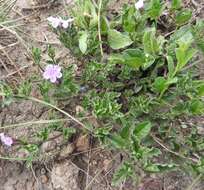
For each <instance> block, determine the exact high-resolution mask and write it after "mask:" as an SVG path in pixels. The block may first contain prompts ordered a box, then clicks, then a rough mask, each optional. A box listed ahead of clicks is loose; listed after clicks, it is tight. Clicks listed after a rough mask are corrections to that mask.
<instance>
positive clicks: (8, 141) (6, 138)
mask: <svg viewBox="0 0 204 190" xmlns="http://www.w3.org/2000/svg"><path fill="white" fill-rule="evenodd" d="M0 139H1V142H2V143H3V144H5V145H7V146H11V145H12V144H13V139H12V138H11V137H9V136H6V135H4V133H0Z"/></svg>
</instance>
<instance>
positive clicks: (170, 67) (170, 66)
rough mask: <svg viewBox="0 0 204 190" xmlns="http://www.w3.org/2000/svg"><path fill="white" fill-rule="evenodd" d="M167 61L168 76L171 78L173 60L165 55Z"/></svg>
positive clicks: (173, 69)
mask: <svg viewBox="0 0 204 190" xmlns="http://www.w3.org/2000/svg"><path fill="white" fill-rule="evenodd" d="M167 62H168V77H169V78H171V77H172V76H173V73H174V71H175V66H174V60H173V58H172V57H171V56H167Z"/></svg>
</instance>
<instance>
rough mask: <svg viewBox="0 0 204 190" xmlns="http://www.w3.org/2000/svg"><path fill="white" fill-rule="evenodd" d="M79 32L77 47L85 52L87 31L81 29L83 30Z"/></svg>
mask: <svg viewBox="0 0 204 190" xmlns="http://www.w3.org/2000/svg"><path fill="white" fill-rule="evenodd" d="M80 33H81V35H80V37H79V49H80V50H81V52H82V53H83V54H85V53H86V50H87V40H88V32H87V31H83V32H80Z"/></svg>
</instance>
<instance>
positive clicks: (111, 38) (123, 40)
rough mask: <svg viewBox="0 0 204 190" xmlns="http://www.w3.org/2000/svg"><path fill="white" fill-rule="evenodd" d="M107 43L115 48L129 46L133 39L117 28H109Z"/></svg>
mask: <svg viewBox="0 0 204 190" xmlns="http://www.w3.org/2000/svg"><path fill="white" fill-rule="evenodd" d="M108 43H109V45H110V47H111V48H112V49H114V50H117V49H122V48H125V47H127V46H130V45H131V44H132V43H133V41H132V40H131V39H130V37H129V36H128V35H127V34H122V33H121V32H118V31H117V30H109V32H108Z"/></svg>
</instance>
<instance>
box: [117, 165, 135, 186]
mask: <svg viewBox="0 0 204 190" xmlns="http://www.w3.org/2000/svg"><path fill="white" fill-rule="evenodd" d="M132 176H133V169H132V167H131V165H130V164H129V163H127V162H125V163H123V164H122V166H121V167H120V168H119V169H118V170H117V171H116V173H115V174H114V176H113V185H117V184H119V183H120V182H122V181H124V180H125V179H126V178H128V177H132Z"/></svg>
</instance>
